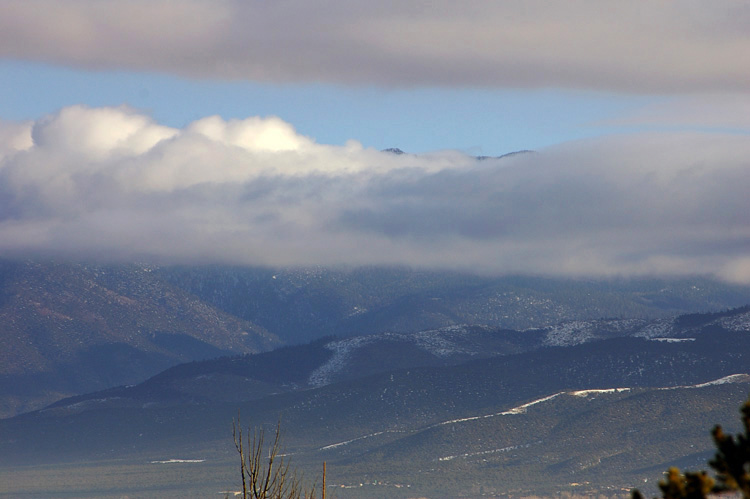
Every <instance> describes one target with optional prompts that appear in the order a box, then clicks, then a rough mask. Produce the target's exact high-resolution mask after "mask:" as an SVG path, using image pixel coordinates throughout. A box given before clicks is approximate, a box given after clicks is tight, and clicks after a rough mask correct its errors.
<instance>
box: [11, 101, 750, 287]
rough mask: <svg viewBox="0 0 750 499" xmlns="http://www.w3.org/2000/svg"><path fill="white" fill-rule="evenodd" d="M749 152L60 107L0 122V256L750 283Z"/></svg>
mask: <svg viewBox="0 0 750 499" xmlns="http://www.w3.org/2000/svg"><path fill="white" fill-rule="evenodd" d="M748 158H750V140H748V138H747V135H741V134H707V133H703V134H701V133H695V132H690V133H671V134H664V133H659V134H657V133H649V134H639V135H627V136H619V137H610V138H600V139H591V140H586V141H580V142H574V143H568V144H564V145H561V146H557V147H552V148H548V149H545V150H542V151H538V152H536V153H532V154H524V155H517V156H513V157H509V158H503V159H489V160H482V161H480V160H476V159H475V158H472V157H470V156H466V155H463V154H459V153H455V152H443V153H435V154H430V155H421V156H414V155H409V154H405V155H395V154H391V153H385V152H379V151H375V150H372V149H365V148H362V146H361V145H359V144H358V143H356V142H350V143H348V144H347V145H345V146H328V145H321V144H317V143H315V142H314V141H313V140H311V139H309V138H307V137H304V136H301V135H299V134H297V133H296V132H295V130H294V129H293V127H292V126H291V125H289V124H288V123H285V122H283V121H281V120H279V119H278V118H257V117H255V118H248V119H246V120H238V121H224V120H222V119H221V118H218V117H208V118H204V119H201V120H199V121H196V122H194V123H191V124H189V125H188V126H186V127H185V128H184V129H173V128H168V127H165V126H162V125H160V124H158V123H155V122H154V121H153V120H152V119H151V118H149V117H148V116H145V115H143V114H140V113H138V112H136V111H134V110H131V109H128V108H95V109H91V108H86V107H82V106H75V107H69V108H65V109H63V110H61V111H60V112H58V113H56V114H54V115H50V116H47V117H44V118H42V119H40V120H38V121H36V122H34V123H10V122H5V123H0V255H2V256H26V255H31V254H42V255H57V256H61V255H62V256H80V257H81V258H99V259H110V260H121V259H134V258H135V259H151V258H153V259H155V260H156V261H158V262H203V261H214V262H234V263H244V264H269V265H306V264H323V265H338V264H348V265H359V264H407V265H415V266H430V267H440V268H454V269H475V270H481V271H489V272H523V273H536V274H551V275H576V276H579V275H584V276H608V275H652V274H661V275H687V274H707V275H714V276H718V277H720V278H723V279H726V280H730V281H736V282H745V283H750V216H748V214H749V213H750V196H748V192H750V159H748Z"/></svg>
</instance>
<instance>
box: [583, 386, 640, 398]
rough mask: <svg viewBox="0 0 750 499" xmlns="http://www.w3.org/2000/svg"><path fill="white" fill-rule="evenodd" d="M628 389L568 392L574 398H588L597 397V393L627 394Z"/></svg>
mask: <svg viewBox="0 0 750 499" xmlns="http://www.w3.org/2000/svg"><path fill="white" fill-rule="evenodd" d="M629 391H630V388H607V389H604V390H578V391H575V392H570V394H571V395H573V396H574V397H588V396H589V395H597V394H599V393H623V392H629Z"/></svg>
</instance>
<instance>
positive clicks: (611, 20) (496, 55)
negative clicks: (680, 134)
mask: <svg viewBox="0 0 750 499" xmlns="http://www.w3.org/2000/svg"><path fill="white" fill-rule="evenodd" d="M0 12H2V15H1V16H0V57H5V58H11V59H27V60H36V61H42V62H52V63H57V64H63V65H74V66H78V67H85V68H92V69H113V68H114V69H130V70H151V71H154V70H155V71H162V72H170V73H176V74H180V75H183V76H190V77H201V78H218V79H225V78H237V79H249V80H256V81H275V82H326V83H343V84H379V85H396V86H413V85H447V86H456V85H477V86H488V87H509V86H510V87H558V88H561V87H567V88H589V89H602V90H607V91H626V92H664V93H673V92H682V93H685V92H697V91H701V92H702V91H716V92H726V91H742V92H746V91H748V90H750V72H749V71H748V70H747V60H748V54H750V29H748V26H750V4H748V2H746V1H745V0H718V1H713V2H706V1H703V0H683V1H679V2H676V1H665V0H659V1H651V0H637V1H627V2H603V1H601V0H568V1H565V2H550V1H547V0H507V1H503V2H488V1H486V0H465V1H463V2H455V1H447V0H436V1H431V2H423V1H419V2H417V1H410V0H406V1H405V0H381V1H378V2H373V1H370V0H368V1H364V0H328V1H326V2H310V1H309V0H278V1H274V2H267V1H260V0H182V1H179V2H175V1H173V0H106V1H102V0H0Z"/></svg>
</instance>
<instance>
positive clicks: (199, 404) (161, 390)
mask: <svg viewBox="0 0 750 499" xmlns="http://www.w3.org/2000/svg"><path fill="white" fill-rule="evenodd" d="M277 279H278V277H277ZM748 366H750V308H748V307H741V308H737V309H732V310H727V311H723V312H714V313H693V314H683V315H680V316H676V317H673V318H671V319H663V318H662V319H599V320H590V321H585V320H578V321H569V322H566V323H561V324H557V325H553V326H546V327H538V328H529V329H525V330H512V329H508V328H502V327H493V326H487V325H472V326H455V325H454V326H448V327H441V328H436V329H431V330H423V331H418V332H394V331H388V332H381V333H377V334H370V335H360V336H345V337H327V338H319V339H316V340H314V341H312V342H310V343H307V344H301V345H291V346H286V347H283V348H280V349H276V350H273V351H268V352H261V353H255V354H243V355H231V356H225V357H219V358H215V359H208V360H202V361H193V362H189V363H185V364H181V365H177V366H174V367H172V368H169V369H167V370H165V371H163V372H161V373H159V374H157V375H155V376H153V377H151V378H150V379H148V380H146V381H144V382H142V383H137V384H134V385H132V386H121V387H115V388H110V389H105V390H101V391H98V392H96V393H90V394H84V395H79V396H74V397H71V398H68V399H64V400H61V401H58V402H56V403H54V404H52V405H50V406H48V407H47V408H45V409H43V410H39V411H34V412H30V413H27V414H22V415H19V416H16V417H13V418H10V419H5V420H0V475H4V476H5V477H6V478H13V481H14V483H18V484H25V485H23V486H25V487H31V488H34V487H36V489H34V490H37V491H43V490H48V489H44V487H52V485H50V484H49V483H48V482H47V481H45V480H44V479H39V478H38V475H39V474H38V473H37V479H36V480H35V481H34V484H30V483H27V481H25V480H26V479H25V478H24V477H28V476H30V475H27V474H25V473H28V474H31V473H33V472H35V471H36V472H38V471H39V470H40V469H45V470H47V469H50V467H52V469H58V468H59V467H60V466H64V467H66V468H65V469H66V470H68V472H69V473H72V474H73V475H76V474H85V473H90V472H91V469H92V467H98V468H97V469H100V470H101V469H102V468H101V467H102V466H105V465H106V466H108V467H107V468H106V469H107V470H108V473H111V474H112V476H113V477H117V476H120V474H122V473H132V472H133V470H138V472H139V473H146V474H145V475H144V476H151V475H152V474H153V473H154V471H153V470H154V469H155V467H156V466H161V464H154V463H172V464H170V466H175V467H177V468H175V469H182V470H183V471H182V472H180V473H178V474H179V476H180V478H179V480H176V479H175V480H176V481H175V480H173V481H172V482H169V480H168V479H167V478H165V477H166V476H167V475H169V474H167V475H164V474H158V475H154V477H156V476H158V477H159V478H158V480H166V482H164V483H162V482H159V483H161V485H159V486H160V487H162V488H161V489H159V490H160V491H161V492H160V494H159V495H161V496H163V497H191V496H195V497H198V496H203V497H205V496H206V495H207V494H213V493H216V492H217V491H219V490H231V487H232V486H236V485H237V477H236V476H234V475H233V471H234V468H235V466H233V464H234V463H236V458H235V457H234V455H233V451H234V449H233V446H232V441H231V432H230V426H231V421H232V420H233V419H236V418H237V417H238V415H239V416H240V417H241V419H242V421H243V422H244V423H246V424H249V423H252V425H260V426H262V427H266V428H273V426H274V425H275V424H276V422H277V421H278V420H279V418H280V419H281V424H282V427H283V428H284V438H285V446H286V449H287V453H288V454H289V455H290V456H291V457H292V458H293V459H294V462H295V463H297V464H298V465H299V466H300V467H301V468H302V469H304V470H306V471H307V472H308V473H309V474H314V473H315V472H316V470H319V466H320V464H321V463H322V462H323V461H326V462H327V463H328V470H329V484H330V485H331V486H332V487H334V486H335V487H336V488H337V489H338V492H337V493H338V494H340V495H341V496H342V497H403V498H409V497H420V496H424V497H484V496H509V495H528V494H553V493H559V492H560V491H565V490H567V491H571V493H582V494H584V493H585V494H602V493H603V494H612V495H616V494H622V493H624V492H626V491H627V490H629V488H631V487H634V486H638V487H640V488H642V489H643V490H645V491H649V490H655V489H654V483H655V482H656V481H657V480H658V478H659V477H660V476H661V472H663V471H664V470H666V468H667V467H668V466H671V465H679V466H689V467H700V466H705V464H704V463H705V460H706V458H707V457H709V456H710V452H711V442H710V438H709V436H708V431H709V429H710V428H711V426H712V425H713V424H715V423H722V424H725V426H726V427H728V429H729V430H733V429H736V428H737V427H738V425H737V422H736V421H737V419H738V418H737V408H738V407H739V405H740V404H741V402H742V401H743V400H744V399H745V398H746V397H747V394H748V389H750V375H749V374H750V369H748ZM152 462H153V463H152ZM164 466H166V465H164ZM55 467H58V468H55ZM180 467H181V468H180ZM186 467H188V468H186ZM147 472H148V473H147ZM170 476H171V475H170ZM153 480H157V479H156V478H153ZM147 482H148V480H146V481H145V482H139V483H137V484H134V483H131V484H124V483H123V484H122V485H121V486H120V488H119V489H117V490H116V491H115V492H117V493H120V494H130V495H138V494H141V495H143V494H145V495H148V494H147V493H145V492H144V491H147V490H152V489H149V488H148V487H154V486H155V485H154V484H153V483H150V482H148V483H147ZM222 484H224V485H223V486H224V488H219V487H220V486H222ZM21 486H22V485H19V487H21ZM57 486H58V487H59V484H58V485H57ZM70 487H72V488H71V489H70V490H78V492H76V494H77V495H78V496H86V495H90V496H92V497H104V496H106V494H105V493H104V492H103V491H105V489H106V487H110V488H109V489H106V490H109V491H110V492H111V493H113V494H114V493H115V492H113V491H112V490H113V489H112V485H111V483H109V484H108V485H100V486H98V485H89V486H88V487H89V488H88V489H85V490H83V489H75V486H74V485H71V486H70ZM78 487H80V484H79V485H78ZM97 487H99V488H97ZM102 487H104V488H102ZM227 487H229V488H227ZM649 487H650V488H649ZM19 490H20V489H19ZM10 492H12V491H10ZM110 492H107V493H110Z"/></svg>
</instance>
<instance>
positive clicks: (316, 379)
mask: <svg viewBox="0 0 750 499" xmlns="http://www.w3.org/2000/svg"><path fill="white" fill-rule="evenodd" d="M376 339H377V338H376V337H375V336H355V337H353V338H346V339H343V340H337V341H332V342H330V343H328V344H327V345H326V346H325V348H327V349H328V350H332V351H333V355H332V356H331V358H330V359H328V361H327V362H326V363H325V364H323V365H322V366H319V367H318V368H317V369H315V370H314V371H313V372H312V373H311V374H310V377H309V378H308V380H307V382H308V384H310V385H311V386H314V387H320V386H324V385H328V384H330V383H331V380H332V379H333V376H334V375H335V374H336V373H338V372H341V370H343V369H344V367H345V366H346V364H347V362H348V361H349V358H350V357H351V355H352V352H353V351H354V350H356V349H358V348H362V347H363V346H364V345H367V344H369V343H372V342H374V341H376Z"/></svg>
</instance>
